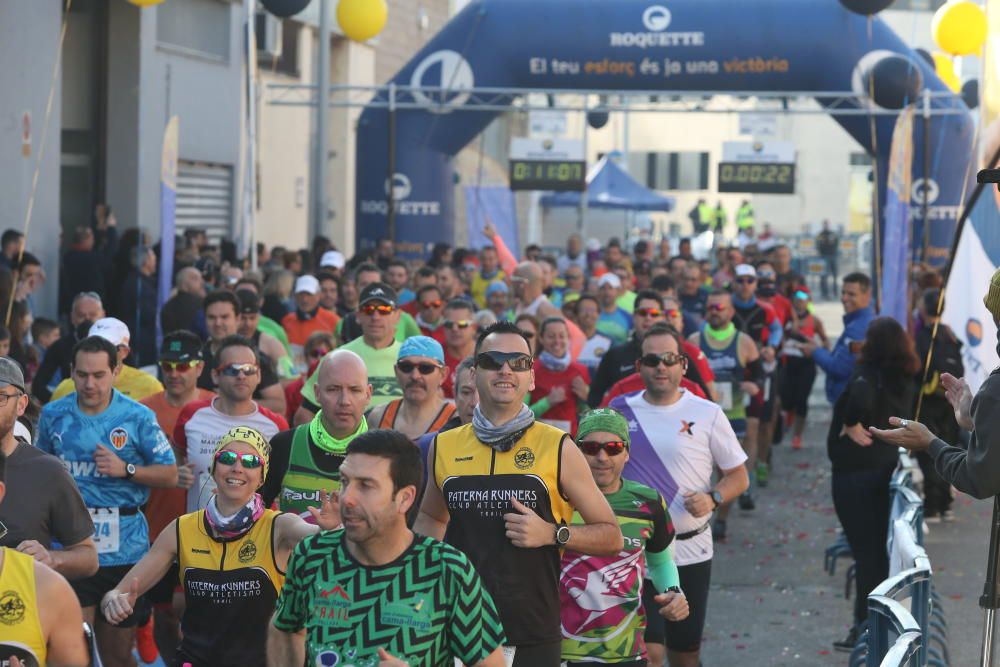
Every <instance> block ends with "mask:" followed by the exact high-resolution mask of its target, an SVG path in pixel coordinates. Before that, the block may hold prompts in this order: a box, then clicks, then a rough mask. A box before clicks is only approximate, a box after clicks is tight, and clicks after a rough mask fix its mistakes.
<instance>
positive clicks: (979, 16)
mask: <svg viewBox="0 0 1000 667" xmlns="http://www.w3.org/2000/svg"><path fill="white" fill-rule="evenodd" d="M986 32H987V24H986V12H984V11H983V9H982V7H980V6H979V5H977V4H976V3H974V2H970V0H957V1H956V2H949V3H946V4H944V5H941V7H940V8H939V9H938V10H937V11H936V12H935V13H934V20H933V21H932V22H931V33H932V34H933V36H934V43H935V44H937V45H938V46H939V47H940V48H941V50H942V51H945V52H946V53H950V54H951V55H953V56H967V55H971V54H973V53H979V50H980V49H981V48H982V47H983V44H984V43H985V42H986Z"/></svg>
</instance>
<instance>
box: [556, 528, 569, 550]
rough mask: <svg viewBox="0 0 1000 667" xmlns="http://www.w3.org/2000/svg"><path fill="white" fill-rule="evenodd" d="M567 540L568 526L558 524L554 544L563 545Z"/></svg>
mask: <svg viewBox="0 0 1000 667" xmlns="http://www.w3.org/2000/svg"><path fill="white" fill-rule="evenodd" d="M567 542H569V526H559V527H558V528H556V546H560V547H561V546H564V545H565V544H566V543H567Z"/></svg>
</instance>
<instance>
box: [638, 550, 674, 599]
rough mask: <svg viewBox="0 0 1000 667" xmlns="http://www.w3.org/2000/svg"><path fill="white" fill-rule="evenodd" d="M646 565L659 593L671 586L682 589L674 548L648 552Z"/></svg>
mask: <svg viewBox="0 0 1000 667" xmlns="http://www.w3.org/2000/svg"><path fill="white" fill-rule="evenodd" d="M646 565H647V567H648V569H649V579H650V581H652V582H653V586H655V587H656V592H657V593H662V592H663V591H665V590H667V589H668V588H670V587H671V586H677V587H680V585H681V576H680V573H678V571H677V563H675V562H674V554H673V547H672V546H670V547H667V548H666V549H664V550H663V551H652V552H651V551H647V552H646Z"/></svg>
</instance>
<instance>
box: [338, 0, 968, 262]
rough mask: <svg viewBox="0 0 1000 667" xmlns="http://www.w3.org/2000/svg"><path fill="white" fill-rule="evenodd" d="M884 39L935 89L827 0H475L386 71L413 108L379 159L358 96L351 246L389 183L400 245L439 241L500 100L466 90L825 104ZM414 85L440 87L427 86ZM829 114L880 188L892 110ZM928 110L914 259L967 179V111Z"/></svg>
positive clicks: (884, 33) (368, 115)
mask: <svg viewBox="0 0 1000 667" xmlns="http://www.w3.org/2000/svg"><path fill="white" fill-rule="evenodd" d="M894 54H895V55H898V56H902V57H904V58H906V59H908V60H909V61H910V62H911V63H912V67H913V68H914V69H917V70H919V72H920V74H921V78H922V81H923V85H924V86H925V87H926V88H928V89H930V90H931V91H933V92H935V93H948V92H949V91H948V88H947V87H946V86H945V84H944V83H943V82H941V81H940V80H939V79H938V78H937V76H936V75H935V74H934V72H933V70H932V69H931V68H930V67H929V65H928V64H927V63H926V61H924V59H923V58H921V57H920V56H919V55H918V54H916V53H915V52H914V51H912V50H911V49H910V48H909V47H908V46H906V44H904V43H903V41H902V40H901V39H900V38H899V37H898V36H897V35H896V34H895V33H893V31H892V30H891V29H890V28H889V27H888V26H887V25H886V24H885V23H884V22H883V21H881V20H880V19H878V18H874V19H872V20H871V25H870V26H869V19H868V18H866V17H864V16H860V15H858V14H854V13H851V12H849V11H848V10H846V9H845V8H844V7H843V6H842V5H841V4H840V2H839V1H838V0H614V1H613V2H609V1H608V0H477V1H476V2H473V3H472V4H470V5H469V6H467V7H466V8H465V9H464V10H463V11H462V12H461V13H460V14H459V15H458V16H456V17H455V18H454V19H453V20H452V21H451V22H450V23H449V24H448V25H447V26H445V28H444V29H443V30H442V31H441V32H440V33H439V34H438V35H437V36H436V37H435V38H434V39H433V40H431V41H430V42H429V43H428V44H427V45H426V46H425V47H424V48H423V49H422V50H421V51H420V52H419V53H417V55H416V56H415V57H414V58H413V60H412V61H410V63H408V64H407V65H406V66H405V67H404V68H403V69H402V70H401V71H400V72H399V73H398V74H397V75H396V76H395V77H394V78H393V80H392V83H394V84H396V85H397V86H400V87H401V88H402V90H401V91H399V92H398V94H397V97H396V99H397V100H399V101H401V102H403V103H409V104H411V105H412V104H414V103H415V104H420V105H422V106H423V108H419V109H415V108H404V109H398V110H397V111H396V112H395V113H396V123H395V151H394V155H393V156H392V157H391V158H390V155H389V132H388V129H387V128H389V125H390V123H389V111H388V110H387V109H385V108H381V107H376V106H370V107H368V108H366V109H365V110H364V112H363V113H362V114H361V118H360V121H359V126H358V141H357V210H356V225H357V238H358V240H359V245H360V246H361V247H370V246H372V245H373V244H374V243H375V242H376V241H377V239H379V238H386V237H387V236H388V217H387V213H388V210H389V206H390V198H389V196H388V193H389V192H391V193H392V200H393V206H394V211H395V223H396V224H395V231H396V240H397V242H398V243H399V249H400V251H401V253H404V254H418V253H423V252H424V251H426V249H427V247H428V245H429V244H432V243H434V242H437V241H448V242H450V241H452V239H453V238H454V226H455V221H454V217H453V190H454V185H455V174H454V170H453V167H452V157H453V156H454V155H455V154H456V153H457V152H458V151H459V150H461V149H462V147H464V146H465V145H466V144H468V143H469V142H470V141H471V140H472V139H474V138H475V137H476V136H477V135H478V134H479V133H480V132H482V131H483V130H484V129H485V128H486V126H487V125H488V124H489V123H490V121H492V120H493V118H494V117H495V116H496V115H497V113H498V112H497V111H496V110H483V111H476V110H475V108H476V106H475V105H476V104H477V100H476V98H475V97H472V96H470V94H469V92H468V91H469V90H470V89H474V88H475V89H483V88H487V89H489V88H500V89H519V88H520V89H538V88H542V89H552V90H584V89H587V90H608V91H616V90H624V91H627V90H642V91H652V90H662V91H665V92H669V91H671V90H683V91H702V90H703V91H706V92H707V93H708V92H720V93H724V92H727V91H732V92H752V91H788V92H814V93H817V94H818V95H817V100H818V101H819V102H820V104H830V103H831V100H830V99H824V98H823V97H822V93H831V92H837V93H847V92H850V91H852V90H853V91H855V92H857V93H859V94H860V93H863V92H866V91H864V90H863V88H864V84H862V83H861V81H862V77H861V76H860V75H859V72H860V71H861V70H862V69H863V68H865V67H866V66H868V65H870V63H871V62H872V61H873V60H877V59H878V58H880V57H884V56H892V55H894ZM863 58H864V59H865V61H864V62H863V61H862V59H863ZM407 88H409V89H411V90H406V89H407ZM413 88H425V89H426V88H443V89H447V90H448V91H449V92H448V93H447V95H445V96H439V95H431V94H429V93H428V92H427V91H426V90H425V91H420V90H412V89H413ZM432 97H433V98H434V99H431V98H432ZM381 99H382V101H384V99H385V98H384V95H383V96H382V97H381ZM506 101H509V98H505V99H504V102H506ZM442 102H446V103H447V104H446V105H445V106H442ZM459 106H464V107H465V108H463V109H461V110H458V109H457V107H459ZM949 106H950V107H951V108H955V105H954V104H951V105H949ZM672 118H676V116H673V117H672ZM835 118H836V120H837V122H838V123H840V125H841V126H842V127H843V128H844V129H845V130H846V131H847V132H848V133H850V135H851V136H852V137H854V138H855V139H856V140H857V141H858V143H859V144H860V145H861V146H862V147H864V148H865V149H867V150H868V151H869V152H870V153H872V154H876V153H877V157H878V164H879V168H880V169H879V170H880V172H881V173H880V174H879V181H878V182H879V186H880V190H881V191H882V192H881V193H880V198H884V190H885V187H884V185H885V182H886V179H885V176H886V173H885V172H886V167H887V164H888V152H889V147H890V143H891V135H892V129H893V125H894V122H895V118H896V116H895V115H879V116H875V122H874V126H875V133H874V134H875V136H874V137H873V136H872V132H871V127H872V125H871V123H872V121H871V117H870V116H869V115H867V114H863V115H853V116H839V115H838V116H835ZM664 122H667V120H666V117H665V119H664ZM930 123H931V128H930V133H929V134H930V137H931V146H924V142H923V136H924V128H923V121H922V120H921V119H920V118H919V115H918V118H917V119H916V122H915V123H914V156H913V171H914V174H913V176H914V181H917V179H922V176H923V153H924V150H925V149H927V150H930V151H931V155H932V160H931V165H932V167H931V172H930V175H931V179H930V180H931V183H927V184H925V183H923V181H922V180H921V181H920V182H919V184H918V185H917V188H919V189H920V191H919V192H917V193H916V194H917V195H918V196H917V197H915V199H917V201H918V202H919V201H920V199H919V197H920V196H924V195H925V196H928V197H929V198H930V201H929V204H930V206H929V213H928V218H929V224H930V225H931V229H930V239H931V243H930V245H931V252H930V253H929V255H928V258H929V259H930V260H931V261H937V260H943V256H946V255H947V249H948V247H949V246H950V242H951V237H952V233H953V231H954V226H955V222H956V219H957V213H958V210H959V206H960V198H961V197H962V193H963V191H964V186H965V185H967V183H966V178H967V176H966V175H967V173H969V172H968V171H967V163H968V160H969V157H970V155H971V151H972V150H973V146H972V143H973V137H974V123H973V121H972V118H971V117H970V115H969V114H967V113H961V114H950V115H936V116H934V117H932V119H931V121H930ZM390 159H391V160H392V167H393V168H392V170H391V172H390ZM390 174H391V178H390ZM822 186H823V184H822V183H806V184H803V187H822ZM882 208H884V207H880V210H881V209H882ZM921 211H922V209H921V207H920V206H919V205H916V206H914V207H913V211H912V215H913V216H914V223H913V224H914V225H915V228H916V229H915V230H914V234H913V238H914V239H915V242H916V243H920V244H922V242H923V232H922V225H923V220H922V219H921V218H920V217H919V216H920V215H922V212H921Z"/></svg>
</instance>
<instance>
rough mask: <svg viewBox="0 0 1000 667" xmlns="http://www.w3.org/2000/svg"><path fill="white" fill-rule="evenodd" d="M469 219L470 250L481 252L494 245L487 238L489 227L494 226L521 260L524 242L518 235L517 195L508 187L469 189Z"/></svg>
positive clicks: (467, 221) (467, 188) (466, 198)
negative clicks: (522, 242) (519, 254)
mask: <svg viewBox="0 0 1000 667" xmlns="http://www.w3.org/2000/svg"><path fill="white" fill-rule="evenodd" d="M463 190H464V192H465V216H466V229H467V230H468V233H469V236H468V238H469V247H470V248H474V249H476V250H479V249H480V248H482V247H483V246H485V245H492V243H493V242H492V241H491V240H490V239H487V238H486V236H485V235H484V234H483V227H485V226H486V223H488V222H489V223H492V224H493V227H494V228H495V229H496V230H497V234H499V235H500V238H502V239H503V242H504V243H505V244H506V245H507V248H509V249H510V251H511V252H512V253H514V256H515V257H517V256H518V248H520V247H521V242H520V240H519V239H518V234H517V211H516V210H515V208H514V193H513V192H511V191H510V188H508V187H507V186H505V185H495V186H492V185H488V186H481V187H476V186H473V185H466V186H465V187H464V188H463Z"/></svg>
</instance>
